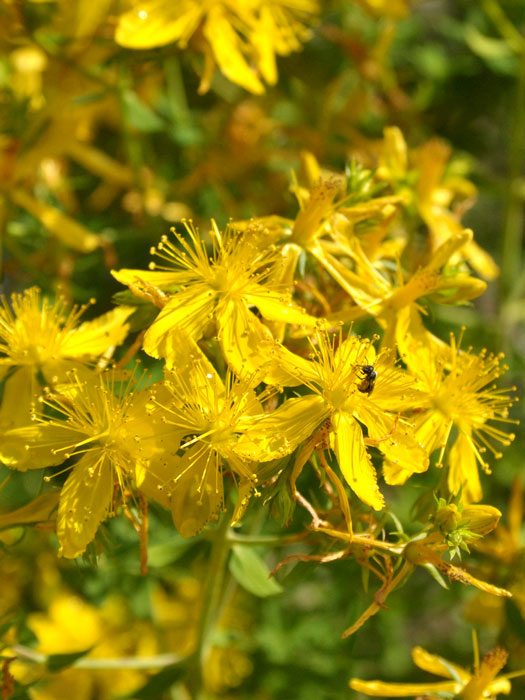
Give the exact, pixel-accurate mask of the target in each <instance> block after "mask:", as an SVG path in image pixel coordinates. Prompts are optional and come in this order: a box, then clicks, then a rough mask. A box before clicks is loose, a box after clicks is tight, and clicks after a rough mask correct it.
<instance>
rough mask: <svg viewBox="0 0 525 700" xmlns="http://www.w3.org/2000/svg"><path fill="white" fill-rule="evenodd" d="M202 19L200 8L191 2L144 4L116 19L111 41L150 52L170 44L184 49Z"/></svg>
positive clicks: (152, 0)
mask: <svg viewBox="0 0 525 700" xmlns="http://www.w3.org/2000/svg"><path fill="white" fill-rule="evenodd" d="M202 16H203V7H202V5H201V4H200V3H198V2H195V1H194V0H177V2H172V1H171V0H145V1H144V2H140V3H139V4H138V5H137V7H134V8H133V9H131V10H129V11H128V12H125V13H124V14H123V15H121V16H120V18H119V22H118V25H117V30H116V33H115V41H116V42H117V44H120V45H121V46H126V47H127V48H130V49H151V48H154V47H155V46H165V45H166V44H169V43H171V42H172V41H179V43H180V45H181V46H182V47H184V46H185V45H186V44H187V42H188V40H189V38H190V37H191V35H192V34H193V33H194V32H195V30H196V29H197V28H198V26H199V24H200V21H201V19H202Z"/></svg>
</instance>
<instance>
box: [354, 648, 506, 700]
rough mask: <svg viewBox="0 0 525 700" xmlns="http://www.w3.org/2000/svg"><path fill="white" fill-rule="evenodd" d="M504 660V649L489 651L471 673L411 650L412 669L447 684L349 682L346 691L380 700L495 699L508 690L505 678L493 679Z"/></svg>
mask: <svg viewBox="0 0 525 700" xmlns="http://www.w3.org/2000/svg"><path fill="white" fill-rule="evenodd" d="M507 657H508V654H507V652H506V651H505V650H504V649H501V648H496V649H493V650H492V651H490V652H489V653H488V654H486V655H485V657H484V658H483V660H482V662H481V664H479V666H478V667H477V668H475V669H474V672H473V673H471V672H470V671H467V670H466V669H465V668H462V667H461V666H458V665H457V664H455V663H453V662H451V661H448V660H447V659H443V658H441V657H440V656H436V655H435V654H430V653H429V652H428V651H425V649H422V648H421V647H414V649H413V650H412V659H413V661H414V663H415V664H416V666H418V667H419V668H421V669H423V671H428V672H429V673H434V674H435V675H437V676H441V677H442V678H448V679H450V680H446V681H439V682H433V683H385V682H383V681H362V680H360V679H359V678H352V680H351V681H350V687H351V688H352V690H356V691H357V692H359V693H364V694H365V695H371V696H373V697H381V698H406V697H415V696H421V695H425V696H426V695H427V694H428V695H429V696H432V697H434V696H435V695H436V696H437V694H440V693H450V694H452V695H453V697H456V698H461V700H483V698H495V697H496V696H498V695H499V694H500V693H503V694H504V695H508V694H509V693H510V690H511V685H510V680H509V678H508V677H507V676H505V675H502V676H498V675H497V674H498V673H499V672H500V671H501V669H502V668H503V666H505V664H506V663H507ZM509 675H514V674H509Z"/></svg>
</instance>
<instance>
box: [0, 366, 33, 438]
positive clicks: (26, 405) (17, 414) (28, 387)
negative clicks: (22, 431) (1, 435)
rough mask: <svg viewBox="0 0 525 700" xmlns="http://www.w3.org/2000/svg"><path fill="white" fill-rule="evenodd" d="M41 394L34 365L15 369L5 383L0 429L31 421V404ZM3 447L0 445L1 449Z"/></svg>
mask: <svg viewBox="0 0 525 700" xmlns="http://www.w3.org/2000/svg"><path fill="white" fill-rule="evenodd" d="M39 394H40V385H39V384H38V383H37V380H36V377H35V370H34V369H33V367H32V366H27V367H21V368H20V369H17V370H15V372H13V374H12V375H11V376H10V377H8V378H7V379H6V381H5V383H4V394H3V397H2V406H1V408H0V431H2V432H5V431H7V430H12V429H13V428H22V427H24V426H27V425H29V424H30V422H31V405H32V403H33V402H35V401H36V399H37V396H38V395H39ZM1 449H2V447H1V446H0V450H1Z"/></svg>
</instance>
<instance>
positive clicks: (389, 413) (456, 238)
mask: <svg viewBox="0 0 525 700" xmlns="http://www.w3.org/2000/svg"><path fill="white" fill-rule="evenodd" d="M394 137H395V138H394ZM392 143H395V144H397V146H398V151H399V148H401V146H400V145H399V144H400V143H401V144H402V143H404V142H402V141H401V136H400V134H399V133H398V132H396V131H392V130H390V131H388V130H387V132H386V134H385V140H384V143H383V144H382V146H381V148H380V149H379V152H380V156H379V158H378V164H377V167H376V168H374V169H365V168H364V166H359V165H358V164H356V163H355V162H354V163H352V164H351V165H350V166H349V168H348V170H347V172H346V174H345V175H339V174H336V173H330V174H327V173H325V172H324V171H323V170H322V169H321V168H320V167H319V165H318V164H317V161H316V160H315V159H314V158H313V157H312V156H310V155H308V154H306V155H305V163H306V166H307V167H306V171H307V184H306V185H304V186H300V185H299V184H298V183H297V181H296V182H295V184H294V186H293V189H294V192H295V193H296V195H297V198H298V201H299V211H298V213H297V216H296V218H295V220H287V219H282V218H279V217H275V216H263V217H261V218H260V219H254V220H251V221H241V222H238V223H236V222H232V223H230V224H229V225H228V226H227V228H226V230H224V231H221V230H220V229H219V227H218V226H217V224H216V223H215V222H212V224H211V227H210V229H209V231H208V232H206V234H202V233H200V232H199V230H198V229H197V228H196V227H195V226H194V224H193V223H192V222H191V221H188V222H185V223H184V229H185V231H184V232H182V231H178V232H177V231H176V230H173V231H172V235H171V236H163V237H162V240H161V241H160V243H159V244H158V245H157V246H156V247H154V248H152V250H151V255H152V261H151V262H150V264H149V269H145V270H140V269H123V270H118V271H114V272H113V275H114V277H115V278H116V279H117V280H118V281H119V282H121V283H123V284H125V285H127V287H128V288H129V290H130V292H131V293H132V294H130V293H129V292H127V293H125V295H124V296H125V299H126V304H127V305H126V306H119V307H117V308H116V309H115V310H114V311H112V312H110V313H109V314H106V315H105V316H103V317H101V318H99V319H97V320H95V321H90V322H87V323H84V324H82V325H81V326H78V327H77V326H76V323H77V321H78V316H79V314H80V313H81V312H82V309H78V310H73V311H72V312H71V313H70V314H69V315H68V314H67V312H66V311H65V308H64V303H63V301H62V300H57V301H56V302H54V303H51V302H49V301H48V300H47V299H43V300H42V302H41V303H40V301H39V295H38V292H37V291H36V290H35V289H32V290H29V291H28V292H26V293H25V294H24V295H21V296H15V297H13V299H12V300H11V303H9V302H8V301H7V300H4V311H3V315H2V329H1V333H2V337H3V338H5V340H4V341H3V345H2V348H3V350H4V354H5V356H6V357H5V358H4V360H3V364H4V365H5V368H6V371H9V369H10V368H11V367H16V368H17V369H15V370H14V371H11V372H10V374H8V378H7V380H6V387H5V392H4V401H3V404H2V412H3V415H4V416H5V420H4V423H5V425H4V435H5V439H4V441H3V444H2V447H1V457H2V460H3V462H4V464H6V465H8V466H10V467H11V468H13V469H19V470H25V469H41V468H45V467H51V466H57V465H62V469H61V470H60V471H59V472H54V473H53V474H52V475H47V476H46V477H45V480H46V481H50V480H51V479H54V478H55V477H57V476H58V475H60V474H63V473H64V472H66V473H68V476H67V479H66V481H65V483H64V485H63V487H62V490H61V494H60V502H59V506H58V512H57V519H56V532H57V536H58V540H59V543H60V552H61V554H62V555H63V556H66V557H77V556H79V555H81V554H82V553H83V552H84V551H85V550H86V547H87V546H88V544H89V543H90V542H91V541H92V540H93V539H94V537H95V535H96V532H97V530H98V528H99V525H100V523H101V522H103V521H104V520H105V519H106V518H108V517H110V516H113V515H115V514H116V513H117V512H118V511H119V510H122V512H124V513H125V514H126V515H127V516H128V517H129V518H130V520H131V521H132V522H133V524H134V526H135V527H136V529H137V530H138V531H139V532H140V533H141V541H142V544H143V566H145V565H146V563H145V558H146V552H145V536H146V530H147V523H146V513H147V507H146V503H147V501H148V500H149V501H154V502H156V503H158V504H160V505H161V506H164V507H165V508H167V509H169V510H170V511H171V514H172V517H173V522H174V524H175V526H176V528H177V530H178V531H179V533H180V534H181V535H183V536H184V537H191V536H193V535H195V534H197V533H199V532H200V531H201V530H202V529H203V528H204V527H205V526H206V525H207V524H208V523H209V522H210V521H213V520H216V519H217V518H218V516H219V514H220V513H221V511H223V510H230V504H235V505H234V506H232V508H233V511H231V512H232V515H231V522H232V524H237V523H240V522H241V521H242V518H243V515H244V513H245V511H246V509H247V508H248V506H249V504H250V501H251V499H252V497H253V496H254V495H257V496H261V495H262V496H263V501H262V502H263V503H268V502H272V501H275V500H276V498H277V500H279V499H280V500H281V502H283V499H284V500H286V498H285V495H286V494H287V496H288V506H286V508H285V511H286V513H285V519H289V518H290V515H291V513H292V511H293V507H294V505H295V503H299V504H301V505H302V506H304V507H305V508H306V509H307V510H308V512H309V513H310V515H311V516H312V525H311V526H310V530H313V531H315V532H316V533H317V534H318V535H322V537H321V539H319V538H318V540H317V543H319V542H323V538H324V540H326V545H322V546H326V547H328V548H330V546H331V545H330V542H331V541H333V540H334V539H335V540H336V541H337V540H339V541H344V542H346V548H345V549H344V550H342V551H341V552H339V554H338V556H340V557H347V556H351V557H354V558H356V559H357V560H358V561H359V562H360V564H361V565H362V566H364V567H367V568H369V569H370V570H371V571H372V572H373V573H374V574H375V575H376V576H378V578H379V579H380V581H381V582H382V584H381V589H380V591H381V592H380V594H378V596H379V597H380V598H381V599H382V600H384V598H385V597H386V596H387V595H388V594H389V593H390V592H391V591H393V590H394V589H395V588H396V587H397V586H398V585H399V584H400V583H401V582H402V580H403V578H404V577H405V576H406V575H407V574H408V573H410V572H411V571H412V570H413V569H414V567H415V566H416V565H423V566H425V567H426V568H429V567H430V568H431V569H432V570H433V572H434V574H435V575H436V576H441V574H444V575H445V576H447V577H448V578H450V579H451V580H456V581H461V582H463V583H472V584H473V585H475V586H477V587H478V588H481V589H482V590H486V591H489V592H491V593H494V594H496V595H503V596H505V595H508V592H507V591H505V590H504V589H500V588H497V587H495V586H492V585H491V584H489V583H485V582H483V581H480V580H478V579H476V578H474V577H473V576H471V575H470V574H469V573H468V572H466V571H465V570H463V569H460V568H459V567H457V566H455V565H452V564H451V563H448V562H447V561H446V560H444V559H442V555H443V553H445V552H447V551H450V552H451V553H455V554H459V553H460V550H461V549H463V550H466V551H468V546H467V545H466V542H468V540H469V539H473V538H477V537H482V536H483V535H485V534H486V533H487V532H489V531H490V530H492V529H494V527H495V526H496V524H497V521H498V519H499V515H500V514H499V511H497V510H496V509H494V508H491V507H490V506H476V505H472V504H473V503H475V502H477V501H480V500H481V498H482V486H481V481H480V478H479V475H478V470H477V465H479V466H481V467H482V469H483V471H485V472H490V462H489V461H488V460H487V452H488V453H491V454H492V457H493V458H498V457H500V456H501V453H500V452H499V450H498V449H497V448H496V445H497V444H498V443H499V444H502V445H506V444H508V443H509V442H510V441H511V440H512V439H513V435H512V433H509V432H506V431H505V430H502V429H501V428H500V427H497V426H498V424H501V423H502V422H503V423H509V422H512V419H511V418H509V416H508V413H509V407H510V406H511V405H512V403H513V401H514V399H513V398H512V397H511V395H510V394H509V392H508V391H507V390H504V389H503V390H502V389H497V388H496V386H495V385H494V381H495V379H497V378H498V377H499V375H500V374H501V373H502V372H503V371H504V369H505V367H504V365H502V364H501V360H502V358H501V356H494V355H489V354H487V352H486V351H482V352H481V353H479V354H476V353H474V351H473V350H472V348H469V349H467V350H462V349H461V337H460V338H456V337H455V336H454V335H452V336H451V338H450V342H449V343H448V344H447V343H445V342H443V341H442V340H441V339H439V338H438V337H436V336H435V335H433V334H432V332H431V331H430V329H428V328H427V327H426V325H425V322H424V316H425V315H426V314H427V308H428V307H429V305H430V304H434V305H435V304H439V303H446V304H450V303H453V302H458V301H465V300H468V299H471V298H472V297H474V296H476V295H478V294H479V293H481V291H482V290H483V288H484V283H482V282H481V281H480V280H478V279H477V278H475V277H472V275H471V271H470V267H469V265H468V262H467V261H468V251H469V249H470V247H471V245H472V232H471V231H468V230H463V229H461V226H460V224H459V221H456V219H455V218H454V214H453V212H452V211H449V212H448V214H447V216H448V220H450V221H453V222H454V224H453V225H452V224H451V225H450V227H449V229H448V230H447V231H444V230H443V229H440V230H441V240H440V241H439V242H438V243H437V244H434V243H432V238H430V239H429V245H428V246H427V247H426V249H425V250H424V251H423V252H420V253H419V255H417V256H416V255H415V251H414V244H413V243H411V241H410V240H409V238H408V236H407V234H406V231H407V229H408V226H407V223H406V222H407V217H410V216H413V217H414V216H415V217H417V216H424V214H421V213H420V212H421V208H423V209H422V210H423V211H424V210H425V209H424V206H423V205H421V204H420V205H418V207H419V208H418V209H416V208H414V206H413V201H414V198H415V197H417V196H420V195H418V194H417V193H418V187H417V186H416V187H415V189H414V192H413V193H412V194H410V193H409V192H407V186H406V182H405V179H406V178H405V176H406V173H405V170H404V169H403V167H401V165H399V163H398V166H399V167H394V162H397V161H399V162H401V163H405V166H404V167H408V166H406V158H405V157H404V156H403V151H402V148H401V153H399V152H397V151H396V152H395V153H397V161H396V158H395V157H394V155H392V154H391V153H390V151H389V149H392ZM386 180H389V181H390V184H389V185H385V181H386ZM400 183H404V184H400ZM427 184H428V183H427ZM387 187H388V188H389V189H386V188H387ZM418 212H419V213H418ZM139 305H140V306H141V307H143V306H144V305H147V306H149V307H150V308H151V313H150V314H149V315H148V314H146V315H144V314H143V315H142V316H141V318H142V319H144V318H146V317H147V318H149V321H147V322H144V321H142V328H141V323H140V322H139V323H138V324H137V323H135V324H134V330H135V332H136V331H137V330H140V333H139V336H138V342H137V341H136V342H135V343H134V344H133V346H132V349H133V348H134V349H135V350H136V349H138V347H139V345H140V344H142V348H143V350H144V352H145V353H146V354H147V355H149V356H151V357H152V358H155V359H156V360H158V361H160V362H161V363H162V364H163V365H164V377H163V379H162V380H160V381H156V382H153V383H152V382H151V380H149V379H147V377H145V376H143V375H142V374H141V371H140V370H138V369H137V368H136V369H135V370H133V371H132V372H131V373H130V372H129V371H123V370H122V369H121V368H120V367H121V366H122V362H126V363H127V362H129V361H130V359H131V357H130V353H129V352H128V353H127V354H126V355H125V356H124V358H123V360H122V361H121V362H120V363H119V366H116V367H110V368H107V367H106V365H107V362H108V361H109V355H108V348H110V347H112V346H115V345H116V344H118V343H121V342H122V341H123V340H124V338H125V336H126V333H127V331H128V323H130V324H132V323H133V318H134V316H133V315H132V314H133V311H134V309H135V308H138V306H139ZM151 319H152V320H151ZM360 327H366V328H367V329H368V334H367V335H366V336H363V335H361V334H359V333H358V330H359V328H360ZM370 333H372V334H371V335H370ZM462 333H463V331H462ZM104 349H105V350H106V352H105V360H106V361H105V362H103V363H101V362H100V360H99V362H98V364H96V365H94V364H91V365H88V364H86V361H88V360H91V361H92V363H93V361H94V360H96V358H97V356H99V355H100V354H101V353H102V352H103V350H104ZM110 352H111V351H110ZM37 376H40V377H42V378H43V379H44V380H45V386H44V388H43V393H42V396H41V397H40V399H39V400H38V401H37V400H36V398H37V394H38V393H39V392H38V386H37V379H36V377H37ZM20 377H22V378H23V383H24V386H26V387H31V395H30V396H29V395H28V396H27V397H26V403H25V405H24V406H23V408H21V404H20V405H19V406H18V407H17V408H16V409H15V408H14V406H13V403H14V401H15V395H18V396H20V395H21V394H20V392H21V387H20V386H19V385H20V383H21V381H22V380H21V379H20ZM26 380H27V381H26ZM27 390H28V389H26V393H27ZM41 391H42V390H41ZM21 411H22V414H21ZM24 411H25V413H23V412H24ZM23 415H25V417H26V424H25V425H24V424H23V422H24V421H23ZM8 416H9V418H8ZM309 463H310V464H311V465H313V466H314V468H315V469H316V471H317V473H318V475H319V478H320V495H319V497H316V498H315V499H314V500H315V503H313V504H312V503H310V502H309V501H308V500H307V499H306V498H305V497H304V495H303V494H302V493H301V491H300V483H301V481H302V479H303V477H302V473H303V471H304V469H305V467H306V466H307V464H309ZM429 471H430V472H435V474H436V476H435V477H431V478H430V479H429V481H428V482H427V483H429V485H430V488H431V489H434V490H435V491H436V492H438V493H439V501H438V502H437V503H438V505H437V506H436V507H435V508H434V509H432V507H427V508H426V510H425V511H424V512H423V520H424V523H425V524H424V526H423V528H422V530H421V531H420V533H419V534H418V535H417V536H416V537H415V539H414V538H413V537H408V536H406V535H404V534H403V533H402V532H400V533H398V536H397V537H396V538H395V539H394V540H389V541H385V540H380V539H378V536H379V534H380V532H381V528H382V525H381V517H382V516H381V515H380V514H381V512H382V511H383V509H384V508H385V507H386V508H391V507H392V504H393V503H395V496H393V497H392V496H389V498H394V500H393V501H392V502H388V501H387V499H386V497H385V490H384V488H383V487H382V486H381V485H380V482H379V477H378V472H380V474H381V476H382V479H383V480H384V482H385V483H386V484H387V485H389V486H392V487H400V486H402V485H403V484H404V483H405V482H406V481H407V480H408V479H410V478H411V477H413V476H414V475H422V474H423V473H425V472H429ZM329 485H330V486H329ZM266 492H268V495H266ZM321 493H322V494H323V496H322V497H321ZM388 493H389V494H390V490H389V491H388ZM392 493H393V492H392ZM326 499H328V506H327V505H326ZM259 502H261V501H259ZM368 508H371V509H372V513H373V512H375V513H377V514H378V515H377V516H374V515H372V513H370V514H369V515H368V516H367V517H366V520H364V521H363V520H362V518H363V516H364V514H365V513H367V509H368ZM458 508H459V510H458ZM447 509H448V510H447ZM449 511H450V518H449V517H445V515H444V514H446V513H449ZM141 513H142V515H141ZM459 513H463V516H460V515H459ZM467 513H468V516H467ZM363 547H365V548H366V550H368V554H367V555H366V556H364V555H363ZM333 557H334V554H333V553H332V554H328V555H324V554H321V555H317V554H310V555H302V556H301V558H303V559H304V558H306V559H308V558H314V559H315V558H317V559H319V558H320V560H323V561H324V560H331V559H332V558H333ZM375 557H378V560H379V561H380V562H381V563H380V564H379V565H378V564H375V563H372V562H373V559H374V558H375ZM285 561H286V560H285ZM403 562H404V563H403ZM283 563H284V562H283ZM379 607H380V605H379V603H378V597H377V596H376V601H375V602H374V603H373V605H372V608H371V609H369V610H368V611H367V612H366V613H365V614H364V616H362V617H361V618H360V619H359V620H358V621H357V622H356V623H355V625H353V626H352V627H351V628H350V630H347V634H349V633H351V632H352V631H355V629H358V628H359V626H360V625H361V624H362V623H363V622H364V621H365V620H366V619H368V617H369V616H370V615H371V614H373V613H374V612H377V609H379Z"/></svg>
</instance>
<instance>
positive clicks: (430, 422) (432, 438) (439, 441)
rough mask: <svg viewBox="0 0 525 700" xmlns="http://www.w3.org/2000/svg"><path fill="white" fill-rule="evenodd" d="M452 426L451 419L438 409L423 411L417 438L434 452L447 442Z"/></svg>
mask: <svg viewBox="0 0 525 700" xmlns="http://www.w3.org/2000/svg"><path fill="white" fill-rule="evenodd" d="M451 426H452V423H451V421H450V420H449V419H448V418H445V417H444V416H442V415H441V413H439V412H438V411H429V412H428V413H423V414H422V415H421V416H420V417H419V418H418V419H417V421H416V439H417V440H418V442H420V443H421V444H422V445H423V446H424V448H425V449H426V450H427V452H428V454H432V452H433V451H434V450H436V449H437V448H439V447H443V446H444V445H445V444H446V442H447V439H448V435H449V433H450V429H451ZM455 493H457V491H456V492H455Z"/></svg>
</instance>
